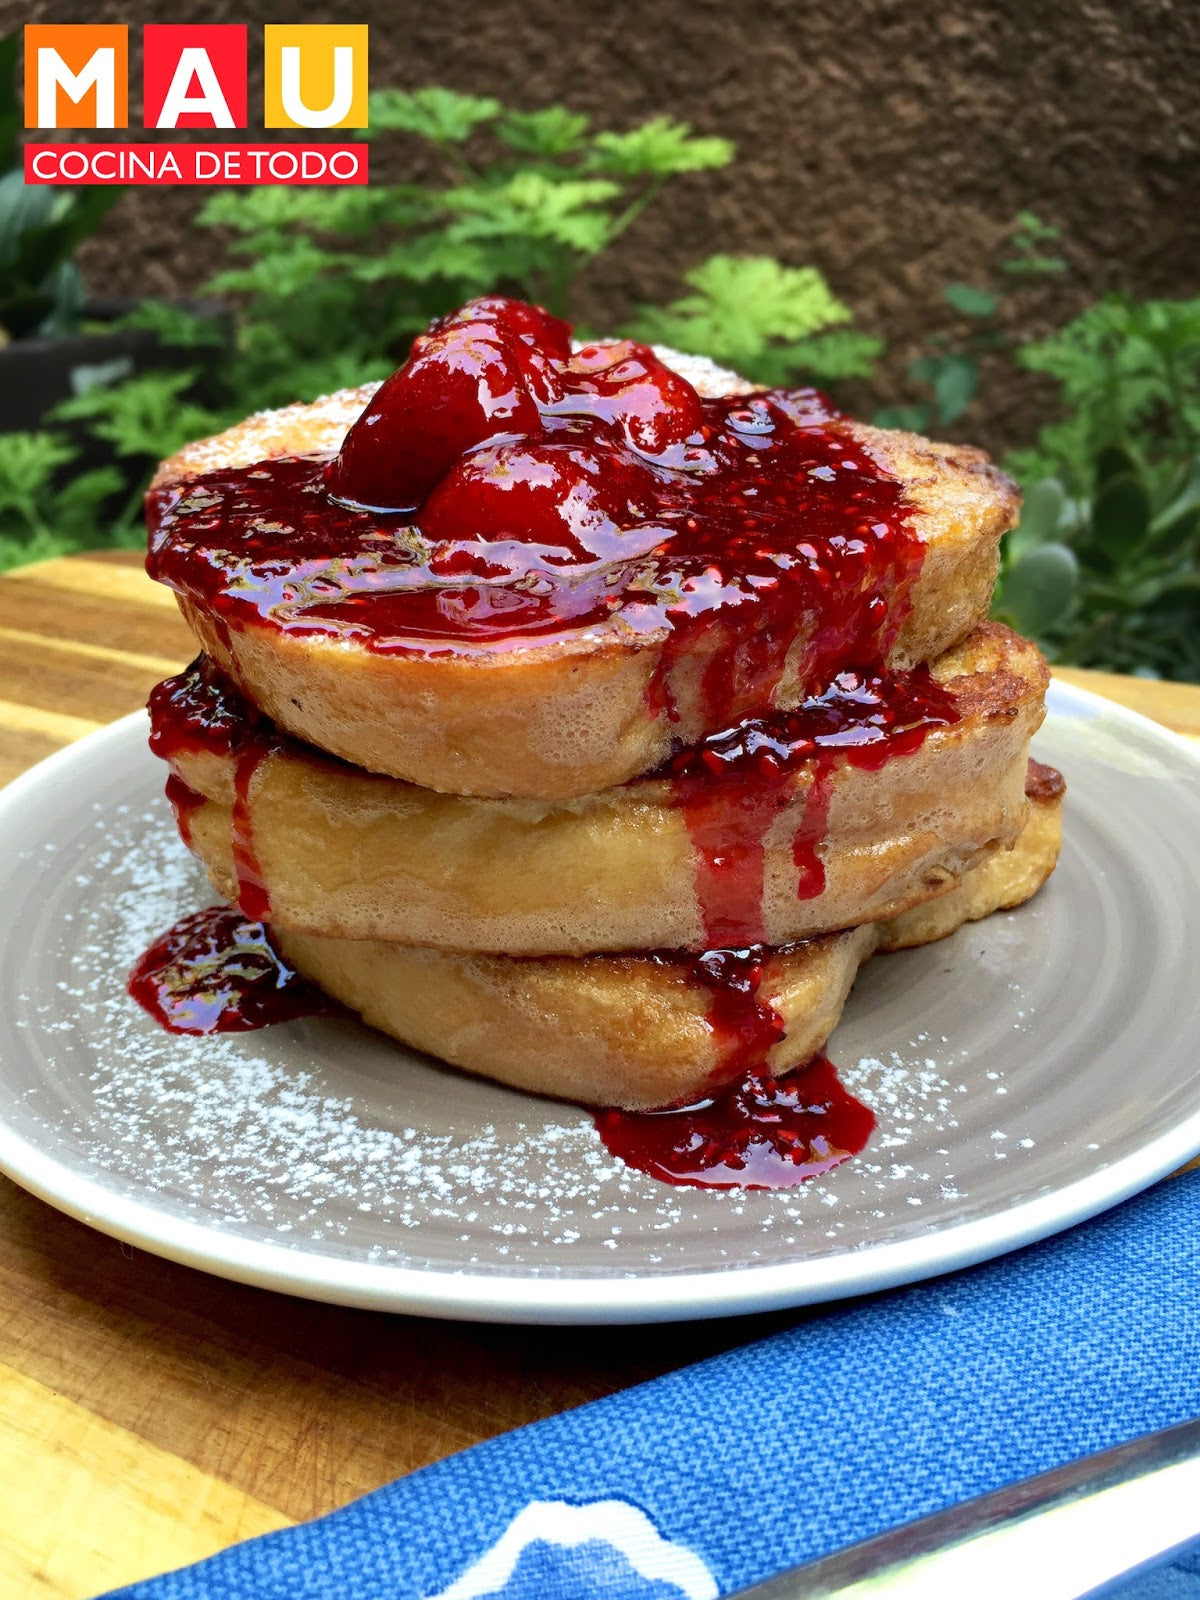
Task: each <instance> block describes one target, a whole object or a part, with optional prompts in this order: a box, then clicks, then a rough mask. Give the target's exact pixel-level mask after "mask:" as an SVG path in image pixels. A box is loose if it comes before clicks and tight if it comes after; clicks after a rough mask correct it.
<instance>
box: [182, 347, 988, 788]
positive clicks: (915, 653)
mask: <svg viewBox="0 0 1200 1600" xmlns="http://www.w3.org/2000/svg"><path fill="white" fill-rule="evenodd" d="M659 354H660V355H661V356H662V357H663V358H664V359H665V360H667V361H668V362H669V364H671V365H672V366H674V367H675V368H676V369H677V370H679V371H681V372H683V373H684V375H685V376H687V377H688V378H689V379H690V380H691V381H692V382H693V383H694V385H695V386H696V388H697V390H698V391H699V392H700V393H701V394H702V395H707V396H717V395H722V394H735V393H742V392H745V391H746V390H747V389H748V388H749V386H748V385H746V384H745V383H744V382H743V380H741V379H738V378H736V377H735V376H734V375H733V374H730V373H727V372H723V371H722V370H721V369H719V368H715V367H713V366H712V364H711V363H708V362H705V361H703V360H700V359H698V358H695V357H687V356H681V355H678V354H677V353H674V352H668V351H660V352H659ZM375 387H376V386H374V385H364V386H362V387H360V388H358V389H350V390H344V391H342V392H341V393H339V394H335V395H330V396H327V397H325V398H324V399H322V400H318V401H315V402H313V403H312V404H311V405H297V406H290V407H287V408H285V409H283V410H280V411H274V412H268V413H263V414H260V415H258V416H253V417H249V418H247V419H246V420H245V421H244V422H243V423H240V424H239V425H238V426H236V427H234V428H230V429H228V430H227V431H226V432H224V433H222V434H219V435H217V436H216V437H215V438H213V439H208V440H204V441H201V442H199V443H196V444H193V445H189V446H187V447H185V448H184V449H183V450H180V451H179V452H178V453H177V454H176V455H174V456H172V457H171V458H170V459H169V460H167V461H165V462H164V463H163V464H162V466H161V467H160V468H159V471H158V474H157V477H156V479H155V489H156V490H161V491H163V492H164V494H165V495H166V498H167V499H168V500H171V499H174V500H178V499H179V497H180V496H181V495H186V493H187V486H188V484H189V483H191V482H192V481H193V480H195V479H197V478H198V477H199V476H201V475H203V474H206V473H214V472H218V471H220V470H224V469H229V468H234V467H237V468H240V467H246V466H249V465H250V464H252V463H255V462H259V461H264V460H277V459H279V458H281V457H286V456H292V455H298V454H299V455H304V454H315V455H323V456H332V455H333V454H334V453H336V451H337V450H338V448H339V446H340V445H341V443H342V440H343V438H344V436H345V434H346V432H347V430H348V429H349V427H350V426H351V424H352V423H353V422H354V421H355V420H356V419H357V417H358V416H359V413H360V412H361V411H362V409H363V407H364V405H365V404H366V403H367V401H368V400H369V399H370V397H371V396H372V395H373V394H374V392H375ZM839 426H842V427H844V436H845V438H846V440H847V441H849V445H850V446H857V447H858V449H859V450H860V451H861V452H862V454H863V455H864V456H865V457H866V458H867V459H868V462H869V463H872V464H874V465H876V466H877V467H878V468H879V469H881V470H882V472H883V473H884V475H885V476H886V475H889V474H890V475H892V476H893V477H894V478H895V479H896V480H898V482H899V483H900V484H901V485H902V487H903V490H904V494H905V497H906V500H907V503H908V505H909V507H910V515H909V518H908V526H909V528H910V530H911V532H912V534H914V535H915V536H916V539H917V540H918V541H919V544H920V548H921V550H922V551H923V560H922V564H921V566H920V571H919V574H918V575H917V577H916V579H915V584H914V586H913V588H912V592H911V595H910V597H909V598H910V602H911V604H910V605H909V606H908V608H907V614H906V615H899V614H898V615H897V619H896V620H897V622H898V623H899V631H898V633H896V635H895V637H894V640H893V642H892V643H891V646H890V650H889V652H888V661H889V664H891V665H894V666H897V667H906V666H911V665H913V664H915V663H918V662H923V661H928V660H932V659H933V658H934V657H936V656H938V655H940V654H941V653H942V652H944V651H945V650H947V649H949V648H951V647H952V646H953V645H955V644H956V643H958V641H959V640H961V639H962V638H964V637H965V635H966V634H968V633H969V632H970V631H971V630H972V629H973V628H974V627H976V626H977V625H978V624H979V623H980V622H982V621H983V620H984V618H985V617H986V616H987V613H988V608H989V604H990V600H991V593H992V587H993V583H994V581H995V575H996V565H997V559H998V549H999V542H1000V538H1001V535H1002V534H1003V533H1004V532H1005V531H1006V530H1007V529H1008V528H1010V527H1011V526H1012V525H1013V523H1014V522H1015V520H1016V516H1017V510H1018V506H1019V497H1018V494H1017V490H1016V487H1015V485H1014V484H1013V483H1012V482H1011V481H1010V480H1009V479H1008V478H1006V477H1005V476H1004V475H1003V474H1002V473H1000V472H999V471H997V469H996V468H995V467H993V466H992V465H991V464H990V463H989V461H988V459H987V457H986V456H985V455H984V454H983V452H981V451H979V450H973V449H969V448H967V447H965V446H959V445H944V444H934V443H931V442H930V441H929V440H927V439H922V438H919V437H917V436H916V435H913V434H907V433H893V432H887V431H884V430H881V429H878V428H872V427H868V426H866V425H863V424H859V423H853V422H846V423H845V424H844V425H843V424H839ZM797 492H798V494H803V493H804V491H803V488H799V487H798V490H797ZM154 570H156V571H157V570H158V569H154ZM158 575H160V576H163V577H164V581H170V582H172V584H173V586H175V587H176V589H177V594H178V599H179V604H180V607H181V609H182V611H183V614H184V617H185V618H186V620H187V622H188V624H189V626H190V627H191V629H192V631H193V633H194V634H195V636H196V638H197V640H198V641H199V643H200V645H201V648H202V649H203V650H204V651H205V652H206V653H207V654H209V655H210V656H212V657H213V658H214V659H215V660H216V661H217V662H219V663H220V665H221V666H222V667H223V668H224V669H225V670H226V671H228V672H229V673H230V674H231V675H232V676H233V677H234V678H236V679H237V681H238V682H239V683H240V684H241V685H242V686H243V688H244V689H245V691H246V692H247V693H248V694H249V696H250V697H251V698H252V699H253V700H254V701H255V702H256V703H257V704H258V705H259V706H260V707H261V708H262V709H263V710H264V711H265V712H266V713H267V715H269V716H270V717H271V718H272V719H273V720H274V721H275V722H276V723H278V725H279V726H280V727H281V728H284V729H286V730H287V731H288V732H289V733H291V734H293V735H295V736H296V737H298V738H301V739H305V740H307V741H309V742H310V743H312V744H314V745H316V746H318V747H320V748H321V749H323V750H327V751H329V752H331V753H332V754H334V755H337V756H340V757H342V758H343V759H345V760H347V761H350V762H352V763H354V765H356V766H359V767H362V768H365V769H367V770H368V771H371V772H376V773H382V774H387V775H390V776H393V777H397V778H404V779H407V780H409V781H411V782H413V783H416V784H420V785H422V786H423V787H426V788H431V789H437V790H441V791H444V792H447V793H453V794H467V795H481V796H492V797H505V796H518V797H532V798H538V799H544V800H551V799H565V798H572V797H576V796H580V795H588V794H592V793H595V792H597V791H599V790H603V789H607V788H609V787H611V786H613V785H616V784H620V783H624V782H625V781H626V780H628V779H629V778H632V777H634V776H635V775H637V774H639V773H642V772H646V771H649V770H651V769H653V768H654V767H655V766H657V765H658V764H659V763H660V762H661V761H662V760H663V759H664V758H665V757H666V756H667V754H668V751H669V749H670V748H671V746H672V743H676V744H678V743H682V744H685V745H686V744H691V743H694V742H695V741H696V740H698V739H699V738H701V737H703V736H704V735H705V734H707V733H711V732H713V731H714V729H715V728H719V727H722V726H725V725H726V724H727V722H728V721H730V720H734V719H733V718H728V717H726V718H722V719H719V720H717V721H716V722H714V721H712V720H711V718H712V715H713V713H712V712H711V710H707V709H706V701H705V695H704V694H703V693H702V692H701V684H702V681H704V675H705V672H706V671H707V670H708V669H709V668H711V666H712V663H713V661H714V659H715V658H717V657H720V656H721V655H722V653H728V651H729V649H730V644H729V639H728V637H727V636H726V634H725V633H723V632H722V631H721V630H720V629H718V630H717V631H716V632H714V633H711V634H710V635H708V636H707V637H703V636H700V635H698V636H697V638H696V643H695V644H694V646H692V645H689V646H688V647H687V648H686V649H681V648H679V647H678V646H677V644H672V632H671V628H670V626H668V625H664V626H656V627H654V628H650V629H649V631H638V632H633V631H631V630H630V628H629V627H628V626H627V625H626V623H625V622H624V621H623V617H624V613H623V612H621V613H618V614H615V620H613V621H612V622H611V624H609V623H605V624H603V625H588V626H586V627H578V628H574V629H569V630H567V631H565V632H563V633H560V634H557V635H556V636H554V637H553V638H550V639H547V640H541V639H539V638H537V637H533V638H529V639H522V640H519V641H513V640H505V641H502V642H501V643H500V644H499V645H497V646H496V647H492V646H483V645H481V646H479V647H478V648H472V649H470V650H460V651H455V652H453V653H449V652H447V651H446V650H444V649H441V650H435V651H433V652H432V653H422V650H421V649H419V648H417V645H416V643H415V642H410V643H411V648H405V649H404V650H401V651H400V652H399V653H391V652H382V653H381V652H378V651H373V650H371V649H368V648H365V647H364V646H363V644H362V642H361V641H360V640H359V639H357V638H356V637H355V636H354V634H353V632H352V631H351V632H343V633H341V634H338V635H335V634H333V633H330V634H324V633H311V632H301V633H294V632H289V631H288V630H287V629H286V628H278V627H265V626H262V625H259V624H257V623H255V622H254V621H253V620H247V617H248V616H249V612H248V610H246V609H245V608H243V609H241V610H239V605H238V598H239V597H238V595H237V593H236V592H235V591H236V590H237V587H238V585H237V583H236V582H235V583H234V584H233V585H232V586H231V589H230V590H229V591H227V592H226V593H225V594H224V595H222V596H221V597H220V603H219V604H217V603H215V602H214V601H213V600H212V598H211V596H209V595H207V594H205V593H202V592H201V590H202V587H203V586H202V585H201V586H197V585H195V584H192V583H190V582H188V581H185V580H184V579H181V578H170V577H168V576H167V575H166V574H165V572H161V571H159V572H158ZM904 610H905V606H901V607H900V612H901V613H903V612H904ZM746 626H748V627H750V628H751V631H752V625H750V624H747V625H746ZM822 626H823V621H822V617H821V615H820V614H819V612H818V611H817V610H814V611H812V612H811V613H808V614H805V615H803V616H799V617H797V618H796V624H795V627H796V632H795V637H794V640H793V646H792V648H791V650H790V651H789V653H788V656H787V662H786V664H785V666H784V668H783V675H782V678H781V679H780V680H779V682H778V686H777V688H776V690H775V691H774V696H773V703H774V704H775V705H776V706H779V707H787V706H790V705H793V704H795V703H796V702H797V701H798V700H800V699H802V698H803V697H804V696H805V695H806V694H808V693H811V692H812V690H813V689H814V687H823V684H821V685H814V684H813V683H807V682H805V681H803V679H802V676H801V674H802V671H803V662H804V661H805V660H806V659H807V657H806V652H807V651H808V649H809V647H810V646H811V645H812V644H813V641H814V639H815V638H816V636H817V635H818V633H819V632H820V629H821V627H822ZM746 644H747V641H746V640H745V639H741V640H740V642H738V641H735V643H734V646H733V649H734V651H735V653H736V651H737V650H738V649H739V648H741V647H742V646H743V645H746ZM748 648H751V649H752V648H753V646H752V644H751V645H749V646H748ZM850 664H860V663H850ZM763 709H766V708H765V707H763V706H757V707H753V708H752V710H753V711H754V712H755V713H757V712H758V711H760V710H763ZM741 714H742V713H741V712H739V713H738V715H741ZM673 718H674V720H672V719H673Z"/></svg>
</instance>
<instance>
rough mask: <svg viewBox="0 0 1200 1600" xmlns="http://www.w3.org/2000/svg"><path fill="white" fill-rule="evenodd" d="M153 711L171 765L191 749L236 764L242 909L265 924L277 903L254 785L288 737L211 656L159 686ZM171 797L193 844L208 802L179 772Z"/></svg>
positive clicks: (155, 743)
mask: <svg viewBox="0 0 1200 1600" xmlns="http://www.w3.org/2000/svg"><path fill="white" fill-rule="evenodd" d="M148 709H149V712H150V748H151V750H153V752H154V754H155V755H156V756H160V757H161V758H162V759H163V760H164V761H167V762H170V763H173V762H174V760H175V758H176V757H177V756H178V755H181V754H182V753H183V752H185V751H187V752H191V753H204V754H210V755H216V756H224V757H232V758H233V762H234V771H233V825H232V830H231V833H232V837H231V840H230V843H231V846H232V852H233V864H234V869H235V871H236V873H237V885H238V906H239V908H240V909H241V911H242V912H243V913H244V914H245V915H246V916H247V917H248V918H250V919H251V921H258V922H262V921H264V920H265V919H266V918H267V917H269V916H270V914H271V901H270V896H269V895H268V893H267V888H266V884H265V882H264V878H263V870H262V867H261V865H260V863H259V860H258V856H257V854H256V852H255V848H254V830H253V825H252V821H251V810H250V786H251V784H252V783H253V781H254V777H255V774H256V773H257V772H258V769H259V768H260V767H261V766H262V764H263V762H264V761H265V760H266V758H267V757H268V756H269V755H270V754H271V752H272V751H274V750H278V749H280V748H282V746H283V743H284V737H283V736H282V735H281V734H279V733H277V732H276V730H275V726H274V724H273V723H271V722H270V721H268V720H267V718H265V717H263V716H261V715H260V713H259V712H258V711H257V710H256V709H255V708H254V707H253V706H252V705H251V703H250V702H249V701H248V700H247V699H246V698H245V696H244V695H243V694H242V692H241V690H240V689H238V687H237V686H236V684H234V682H233V681H232V679H230V678H228V677H227V676H226V675H225V674H224V673H223V672H222V671H221V669H220V668H219V667H217V666H216V665H215V664H214V663H213V662H212V661H210V660H209V658H208V657H207V656H198V657H197V658H196V660H195V661H193V662H192V664H191V666H190V667H188V669H187V670H186V671H185V672H181V673H179V674H178V675H177V676H175V677H173V678H164V680H163V681H162V683H159V684H156V685H155V687H154V688H153V689H152V690H151V692H150V700H149V703H148ZM167 799H168V800H169V801H170V802H171V806H172V809H173V810H174V812H175V821H176V824H177V825H178V828H179V833H180V836H181V837H182V839H183V842H184V843H185V844H187V845H190V844H191V819H192V815H193V813H194V812H195V811H196V810H197V809H198V808H199V807H200V806H202V805H203V804H204V796H203V795H202V794H197V793H196V791H195V790H194V789H192V788H190V787H189V786H188V785H187V784H186V783H185V782H184V781H183V779H182V778H181V777H180V776H179V774H178V773H177V772H176V771H175V770H174V769H173V768H172V772H171V775H170V777H169V778H168V779H167Z"/></svg>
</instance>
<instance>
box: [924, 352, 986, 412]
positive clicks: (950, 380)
mask: <svg viewBox="0 0 1200 1600" xmlns="http://www.w3.org/2000/svg"><path fill="white" fill-rule="evenodd" d="M909 370H910V372H911V373H912V375H913V377H919V378H923V379H924V380H925V381H926V382H928V383H929V384H930V386H931V387H932V389H933V399H934V405H935V408H936V411H937V419H938V422H939V423H941V424H942V425H943V426H945V427H948V426H949V425H950V424H951V423H952V422H957V421H958V419H959V417H961V416H962V414H963V412H964V411H965V410H966V409H967V407H968V406H969V405H970V403H971V400H972V398H973V397H974V394H975V388H976V385H977V384H978V382H979V363H978V362H977V361H975V360H974V359H973V358H972V357H971V356H967V355H947V356H929V357H925V358H924V359H922V360H919V361H914V362H913V363H912V364H911V366H910V368H909Z"/></svg>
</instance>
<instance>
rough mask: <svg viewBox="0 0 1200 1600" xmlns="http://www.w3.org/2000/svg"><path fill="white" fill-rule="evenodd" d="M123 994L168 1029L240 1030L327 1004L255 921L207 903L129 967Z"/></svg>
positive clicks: (311, 1013) (325, 1007) (324, 1008)
mask: <svg viewBox="0 0 1200 1600" xmlns="http://www.w3.org/2000/svg"><path fill="white" fill-rule="evenodd" d="M128 988H129V993H130V994H131V995H132V996H133V998H134V999H135V1000H136V1001H137V1002H138V1004H139V1005H140V1006H142V1007H143V1008H144V1009H145V1010H146V1011H148V1012H149V1013H150V1015H151V1016H152V1017H153V1018H154V1020H155V1021H156V1022H160V1023H161V1024H162V1026H163V1027H164V1028H166V1029H167V1031H168V1033H191V1034H205V1033H248V1032H250V1031H251V1030H253V1029H255V1028H265V1027H266V1026H267V1025H268V1024H269V1023H273V1022H291V1021H292V1020H293V1019H295V1018H296V1017H310V1016H315V1015H317V1014H318V1013H320V1012H323V1011H328V1009H329V1005H328V1002H327V1001H326V999H325V997H324V995H322V994H321V992H320V990H319V989H317V988H315V987H314V986H313V985H312V984H310V983H308V982H306V981H305V980H304V979H303V978H301V977H299V976H298V975H297V974H296V973H295V972H293V970H292V969H291V967H289V966H288V965H287V963H286V962H285V961H284V959H283V957H282V956H281V955H280V954H279V952H278V951H277V950H276V949H275V946H274V945H273V944H272V943H271V937H270V934H269V932H268V930H267V929H266V928H264V927H263V925H262V923H261V922H255V921H252V920H250V919H249V918H247V917H244V916H242V915H241V913H240V912H238V911H235V910H234V909H233V908H232V907H230V906H209V908H208V909H207V910H206V911H196V912H194V913H193V914H192V915H191V916H190V917H184V918H183V919H182V920H181V921H179V922H177V923H176V924H175V926H174V927H173V928H168V929H167V931H166V933H164V934H163V935H162V936H161V938H159V939H156V940H155V942H154V943H153V944H152V945H151V946H150V948H149V950H147V951H146V953H145V954H144V955H143V956H142V957H141V958H140V959H139V961H138V963H137V965H136V966H135V967H134V969H133V971H132V972H131V973H130V974H129V983H128Z"/></svg>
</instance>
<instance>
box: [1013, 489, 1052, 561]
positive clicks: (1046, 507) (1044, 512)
mask: <svg viewBox="0 0 1200 1600" xmlns="http://www.w3.org/2000/svg"><path fill="white" fill-rule="evenodd" d="M1066 503H1067V496H1066V491H1065V490H1064V488H1063V486H1062V484H1061V483H1060V482H1059V481H1058V479H1057V478H1043V479H1041V481H1040V482H1038V483H1034V484H1031V485H1030V487H1029V488H1028V489H1027V490H1026V491H1025V498H1024V501H1023V503H1022V506H1021V520H1020V522H1019V523H1018V524H1017V526H1016V527H1015V528H1014V529H1013V530H1012V532H1011V533H1010V534H1009V535H1008V536H1007V538H1008V554H1009V557H1010V558H1011V560H1013V561H1017V560H1019V559H1020V558H1021V557H1022V556H1024V555H1025V554H1026V553H1027V552H1028V551H1030V550H1032V549H1033V548H1034V547H1035V546H1036V545H1040V544H1047V543H1049V542H1050V541H1051V540H1052V539H1054V538H1055V537H1056V535H1057V534H1058V530H1059V524H1060V523H1061V522H1062V519H1063V512H1064V510H1065V509H1066Z"/></svg>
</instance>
